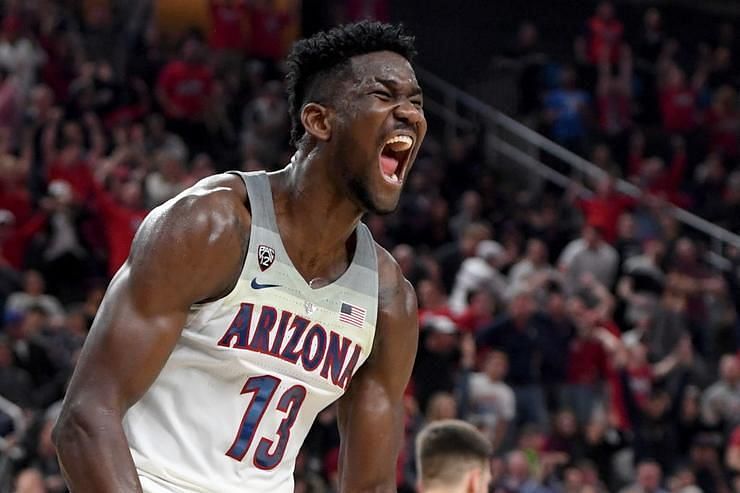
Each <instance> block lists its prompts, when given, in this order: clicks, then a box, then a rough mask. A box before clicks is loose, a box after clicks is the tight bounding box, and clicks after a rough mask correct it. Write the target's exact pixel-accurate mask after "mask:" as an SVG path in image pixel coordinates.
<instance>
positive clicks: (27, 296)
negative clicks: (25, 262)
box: [6, 270, 64, 317]
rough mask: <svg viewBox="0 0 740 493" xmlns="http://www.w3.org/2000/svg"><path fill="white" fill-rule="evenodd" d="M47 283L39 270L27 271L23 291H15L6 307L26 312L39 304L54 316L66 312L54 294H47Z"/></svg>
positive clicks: (10, 309) (14, 310) (13, 310)
mask: <svg viewBox="0 0 740 493" xmlns="http://www.w3.org/2000/svg"><path fill="white" fill-rule="evenodd" d="M45 291H46V283H45V282H44V278H43V277H42V276H41V274H40V273H39V272H38V271H35V270H29V271H26V273H25V276H24V281H23V291H20V292H17V293H14V294H12V295H10V297H9V298H8V302H7V305H6V309H7V310H9V311H12V312H18V313H25V312H26V311H28V309H29V308H31V307H34V306H38V307H40V308H42V309H43V310H44V312H46V313H47V314H49V315H50V316H52V317H56V316H60V315H63V314H64V309H63V308H62V305H61V303H59V300H58V299H57V298H55V297H54V296H52V295H49V294H45Z"/></svg>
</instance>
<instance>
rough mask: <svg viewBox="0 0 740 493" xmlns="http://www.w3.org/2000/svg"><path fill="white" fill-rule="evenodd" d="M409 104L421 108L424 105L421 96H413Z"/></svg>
mask: <svg viewBox="0 0 740 493" xmlns="http://www.w3.org/2000/svg"><path fill="white" fill-rule="evenodd" d="M411 104H413V105H414V106H416V107H417V108H423V107H424V101H423V100H422V99H421V98H414V99H412V100H411Z"/></svg>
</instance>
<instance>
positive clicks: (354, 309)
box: [339, 302, 367, 328]
mask: <svg viewBox="0 0 740 493" xmlns="http://www.w3.org/2000/svg"><path fill="white" fill-rule="evenodd" d="M366 313H367V312H366V311H365V309H363V308H360V307H359V306H355V305H353V304H351V303H345V302H342V308H340V309H339V321H340V322H344V323H346V324H350V325H354V326H355V327H360V328H362V324H363V323H365V314H366Z"/></svg>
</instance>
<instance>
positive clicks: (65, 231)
mask: <svg viewBox="0 0 740 493" xmlns="http://www.w3.org/2000/svg"><path fill="white" fill-rule="evenodd" d="M335 3H336V7H341V8H337V9H335V10H336V12H335V13H336V15H337V16H340V17H338V19H337V20H353V19H356V18H360V17H364V16H367V15H372V16H375V17H378V18H380V19H381V20H387V16H388V2H384V1H381V0H378V1H373V0H368V1H363V0H346V1H343V2H339V1H338V2H335ZM277 4H278V2H273V1H270V0H264V1H257V0H245V1H242V0H210V1H209V2H208V5H209V10H208V12H209V15H210V18H209V22H210V25H211V26H213V29H210V30H207V31H206V32H199V31H196V30H193V31H187V32H181V33H179V34H178V35H177V36H172V35H170V34H168V33H165V32H164V31H163V30H162V29H161V27H160V26H159V24H158V23H157V22H156V18H155V17H154V16H152V15H145V16H143V17H142V19H143V21H142V22H141V23H140V24H141V25H140V26H138V27H136V26H121V25H119V24H118V23H120V22H121V21H120V19H122V18H123V19H125V18H127V17H126V16H125V15H122V12H121V11H120V10H121V9H124V8H125V7H126V4H123V3H122V2H113V1H106V0H94V1H93V0H90V1H88V2H75V1H52V0H35V1H21V0H17V1H12V0H9V1H6V2H4V3H3V5H2V11H1V14H2V16H1V18H0V19H1V20H0V313H2V316H3V318H2V320H1V322H2V330H0V476H1V475H2V474H5V475H6V476H7V477H9V478H11V479H10V481H11V482H12V485H13V486H12V488H13V489H12V491H18V492H22V493H43V492H50V493H56V492H63V491H66V490H65V487H64V484H63V481H62V479H61V474H60V470H59V466H58V464H57V461H56V458H55V453H54V448H53V446H52V444H51V440H50V433H51V428H52V426H53V423H54V422H55V420H56V416H57V414H58V411H59V406H60V400H61V398H62V397H63V394H64V389H65V385H66V383H67V381H68V378H69V375H70V374H71V372H72V370H73V368H74V364H75V360H76V358H77V355H78V353H79V349H80V348H81V346H82V343H83V342H84V339H85V336H86V334H87V331H88V330H89V327H90V325H91V323H92V320H93V318H94V317H95V313H96V311H97V308H98V306H99V304H100V301H101V299H102V296H103V294H104V292H105V288H106V285H107V281H108V279H110V277H111V276H112V275H113V274H114V273H115V272H116V270H117V269H118V268H119V267H120V265H121V264H122V263H123V261H124V260H125V258H126V256H127V254H128V249H129V245H130V242H131V239H132V238H133V235H134V233H135V231H136V229H137V227H138V225H139V224H140V223H141V221H142V219H143V218H144V217H145V215H146V214H147V211H149V210H150V209H151V208H153V207H155V206H157V205H159V204H161V203H163V202H164V201H166V200H167V199H169V198H170V197H172V196H174V195H176V194H177V193H179V192H180V191H182V190H183V189H185V188H186V187H188V186H190V185H192V184H193V183H195V182H196V181H197V180H199V179H201V178H203V177H205V176H208V175H211V174H213V173H216V172H220V171H224V170H226V169H242V170H259V169H268V170H270V169H277V168H280V167H282V166H283V165H284V164H285V163H287V162H288V161H289V159H290V156H291V153H292V151H291V149H290V148H289V147H288V130H289V122H288V115H287V104H286V100H285V96H284V87H283V81H282V75H283V70H284V69H283V65H282V58H283V56H284V55H285V49H286V46H288V45H286V43H285V38H286V35H289V32H288V31H289V30H290V27H289V26H291V25H293V23H294V22H295V20H296V19H295V18H294V16H295V15H297V10H295V9H293V10H290V9H287V10H286V9H284V8H279V6H278V5H277ZM584 22H585V27H584V31H583V36H582V37H580V38H579V39H577V40H576V41H575V47H576V49H575V54H574V56H573V59H572V60H570V61H569V63H566V64H554V63H551V61H548V59H547V55H546V53H544V52H542V51H540V48H539V47H538V46H539V45H538V40H537V29H536V26H535V25H533V24H531V23H527V24H525V25H524V26H523V27H522V30H521V31H520V34H519V37H518V40H517V44H516V47H515V48H514V49H512V50H511V53H509V54H508V56H511V57H513V58H516V59H517V60H518V61H519V62H521V66H522V72H521V74H522V75H521V80H520V87H522V88H525V90H523V91H522V95H521V98H520V101H519V103H520V107H519V112H520V117H521V119H522V120H524V121H527V122H531V123H533V124H534V125H540V126H541V128H542V130H543V131H544V132H546V133H548V134H549V135H551V136H552V137H553V138H554V139H555V140H557V141H559V142H560V143H562V144H563V145H565V146H567V147H569V148H571V149H573V150H574V151H576V152H578V153H581V154H583V155H586V156H588V157H589V158H590V159H592V160H593V161H594V162H595V163H596V164H597V165H599V166H601V167H602V168H603V169H604V170H606V171H608V172H609V176H610V177H609V178H605V179H602V180H599V181H598V182H597V183H585V184H583V185H584V186H585V187H588V188H591V189H593V190H594V193H593V194H590V195H587V194H585V193H584V190H585V189H584V187H583V186H581V185H578V184H574V185H573V186H572V187H571V189H569V190H567V191H565V192H563V191H562V190H553V189H550V188H548V187H546V188H544V189H542V190H541V191H540V192H539V193H538V194H536V195H535V194H532V193H529V192H528V191H526V190H525V191H523V190H522V189H520V188H518V187H516V186H515V185H514V184H513V182H512V181H510V180H509V178H510V177H509V176H506V175H502V174H501V172H500V170H496V169H495V168H491V167H489V166H488V163H487V159H486V155H485V153H484V146H483V145H482V142H483V141H484V139H483V138H482V136H481V135H478V134H464V135H458V136H455V137H452V138H450V137H447V138H446V139H443V138H442V137H441V136H440V135H438V134H436V133H435V131H434V129H432V131H431V132H430V135H429V136H428V138H427V141H426V142H425V145H424V148H423V150H422V152H421V154H420V157H419V159H418V161H417V164H416V167H415V169H414V171H413V172H412V174H411V175H410V178H409V181H408V183H407V184H406V189H405V191H404V195H403V196H402V201H401V204H400V206H399V209H398V211H396V212H395V213H394V214H392V215H389V216H384V217H378V216H369V217H367V218H366V222H367V223H368V225H369V227H370V228H371V230H372V232H373V234H374V236H375V238H376V240H377V241H378V242H379V243H380V244H381V245H383V246H385V247H386V248H388V249H389V250H390V251H391V252H392V254H393V256H394V257H395V258H396V260H397V261H398V263H399V264H400V266H401V269H402V270H403V272H404V274H405V275H406V277H407V278H408V279H409V280H411V281H412V283H413V284H414V286H415V288H416V291H417V295H418V299H419V310H420V331H421V332H420V344H419V350H418V356H417V360H416V363H415V366H414V372H413V378H412V382H411V384H410V385H409V387H408V389H407V395H406V400H405V407H406V416H407V419H406V440H405V446H404V449H403V452H402V454H401V457H400V459H399V463H398V471H397V472H398V475H397V477H398V485H399V490H400V491H413V488H414V483H415V477H416V476H415V471H414V451H413V438H414V436H415V434H416V433H417V431H418V430H419V429H420V428H421V427H422V426H423V425H424V424H425V423H428V422H431V421H434V420H439V419H445V418H452V417H460V418H463V419H466V420H468V421H470V422H472V423H474V424H475V425H476V426H478V427H479V428H480V429H482V430H484V431H485V432H486V433H487V435H488V436H489V437H490V440H491V442H492V444H493V445H494V447H495V450H496V453H495V457H494V458H493V459H492V469H493V473H494V474H493V476H494V481H493V485H492V487H491V491H494V492H502V493H503V492H506V493H535V492H536V493H549V492H552V493H561V492H564V493H565V492H567V493H587V492H596V493H598V492H605V491H625V492H635V493H637V492H641V493H658V492H669V491H670V492H683V493H689V492H699V491H703V492H705V493H711V492H719V493H724V492H733V491H734V492H740V359H738V349H739V348H740V321H739V320H740V319H739V318H738V313H740V310H739V304H740V293H739V286H740V251H738V249H733V248H728V249H727V251H725V252H723V253H724V255H725V257H726V258H727V260H728V261H729V264H728V265H729V266H730V268H729V269H727V270H723V271H717V270H715V269H713V268H712V267H711V266H710V265H708V264H707V263H706V262H705V258H706V257H705V253H706V245H704V244H703V243H702V242H701V241H699V240H698V239H697V238H694V237H692V236H691V235H690V234H689V232H687V231H684V230H683V229H682V228H681V225H680V223H678V222H677V221H676V220H675V219H674V218H673V217H672V216H671V215H670V214H668V213H667V208H666V204H667V203H668V202H674V203H677V204H680V205H683V206H685V207H690V208H692V210H696V211H697V212H698V213H700V214H702V215H703V216H705V217H707V218H708V219H710V220H712V221H715V222H716V223H718V224H720V225H723V226H725V227H727V228H730V229H732V230H734V231H736V232H737V231H738V229H740V225H739V224H738V222H737V221H738V217H740V214H739V213H738V212H740V211H738V205H739V204H740V174H738V173H740V172H739V171H738V156H739V151H740V149H738V146H737V144H738V131H739V128H740V120H738V118H740V116H739V115H740V114H739V113H738V107H737V100H736V90H737V87H738V83H739V82H740V79H739V76H740V73H739V71H738V70H737V64H736V61H737V57H738V56H739V55H740V51H738V48H737V47H738V43H740V38H738V37H736V36H735V35H734V33H733V31H732V26H731V25H730V24H723V25H722V26H718V29H717V39H716V40H708V41H707V42H706V43H703V44H701V45H700V49H699V50H697V52H696V53H692V52H690V50H688V49H687V48H686V47H681V45H680V44H679V42H678V41H677V40H676V39H674V38H672V37H671V36H670V31H669V30H668V28H667V27H664V26H662V23H661V15H660V12H659V11H658V10H655V9H650V10H648V11H646V13H645V25H644V26H643V29H644V31H642V34H641V35H640V36H639V37H636V38H634V39H626V38H625V35H624V34H623V27H622V24H621V22H620V21H619V19H618V16H617V12H616V11H615V9H614V7H613V6H611V4H610V3H608V2H603V3H601V4H600V5H599V7H598V10H597V11H596V13H595V14H594V15H593V16H592V17H591V18H590V19H584ZM127 27H128V28H127ZM675 28H676V29H679V28H680V26H675ZM121 43H123V44H124V45H125V46H126V50H115V49H113V48H112V47H115V46H118V45H119V44H121ZM553 67H555V68H553ZM689 69H691V70H689ZM687 74H690V75H687ZM618 176H621V177H625V178H629V179H630V180H632V181H633V182H634V183H636V184H638V185H639V186H640V188H641V190H643V192H644V193H643V194H642V195H641V196H640V197H637V198H633V197H627V196H624V195H621V194H619V193H618V192H616V191H615V190H614V182H613V178H614V177H618ZM335 422H336V410H335V408H334V407H330V408H327V409H326V410H324V411H323V412H322V413H321V414H320V415H319V418H318V419H317V421H316V423H315V425H314V428H313V430H312V431H311V433H310V435H309V438H308V440H307V441H306V444H305V447H304V449H303V451H302V453H301V455H300V456H299V460H298V463H297V465H296V491H299V492H313V493H329V492H332V491H336V481H337V467H338V448H337V446H338V443H339V437H338V433H337V430H336V424H335ZM8 472H9V474H8ZM0 479H2V478H1V477H0ZM0 487H2V485H0Z"/></svg>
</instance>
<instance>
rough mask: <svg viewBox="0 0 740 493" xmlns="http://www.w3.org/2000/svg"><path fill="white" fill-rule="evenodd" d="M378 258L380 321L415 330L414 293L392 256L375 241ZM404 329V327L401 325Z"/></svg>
mask: <svg viewBox="0 0 740 493" xmlns="http://www.w3.org/2000/svg"><path fill="white" fill-rule="evenodd" d="M375 250H376V252H377V258H378V312H379V318H380V321H381V322H382V321H384V320H385V321H386V322H391V323H392V324H393V325H401V326H406V327H410V328H411V329H410V330H413V331H414V332H416V330H417V309H418V307H417V302H416V293H415V291H414V287H413V286H412V285H411V283H410V282H409V281H408V280H407V279H406V278H405V277H404V276H403V273H402V272H401V268H400V267H399V266H398V263H397V262H396V260H395V259H394V258H393V256H392V255H391V254H390V253H389V252H388V251H387V250H386V249H385V248H383V247H381V246H380V245H378V244H377V243H376V245H375ZM402 329H403V330H406V328H405V327H402Z"/></svg>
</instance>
